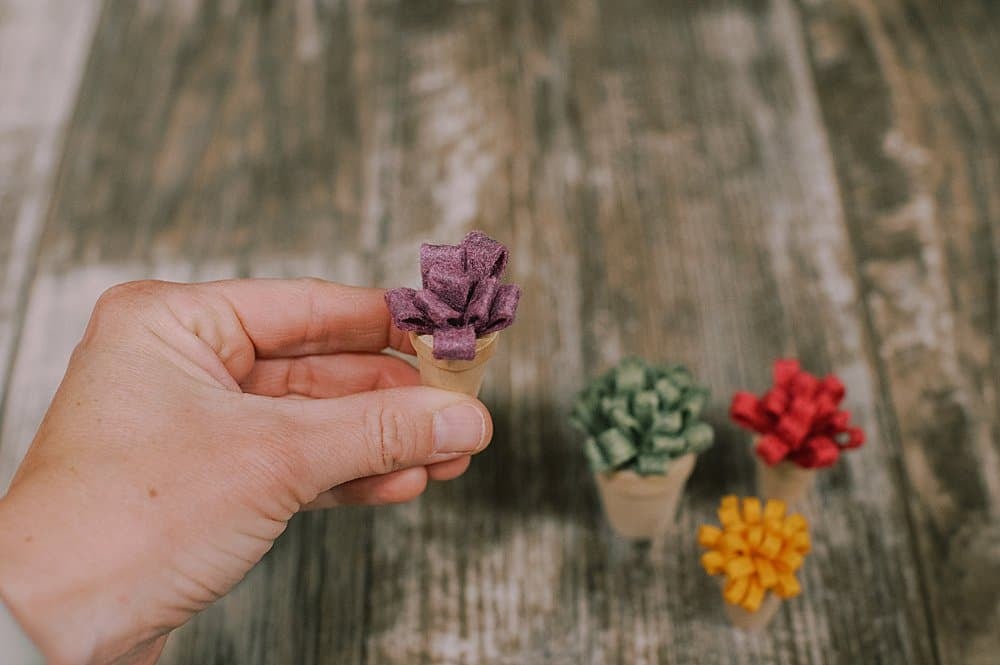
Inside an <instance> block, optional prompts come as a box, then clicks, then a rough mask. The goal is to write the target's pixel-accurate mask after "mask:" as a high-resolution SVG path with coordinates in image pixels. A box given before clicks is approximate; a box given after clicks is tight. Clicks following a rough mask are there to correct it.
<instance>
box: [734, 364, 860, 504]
mask: <svg viewBox="0 0 1000 665" xmlns="http://www.w3.org/2000/svg"><path fill="white" fill-rule="evenodd" d="M845 394H846V390H845V388H844V384H843V383H842V382H841V381H840V379H838V378H837V377H836V376H834V375H833V374H830V375H828V376H826V377H824V378H822V379H820V378H817V377H815V376H813V375H812V374H810V373H809V372H806V371H805V370H803V369H802V367H801V366H800V365H799V362H798V361H797V360H778V361H777V362H775V363H774V385H773V386H772V387H771V388H770V389H769V390H768V391H767V392H765V393H764V394H763V395H760V396H759V397H758V396H757V395H754V394H752V393H748V392H737V393H736V394H735V395H733V401H732V405H731V406H730V410H729V413H730V417H731V418H732V419H733V420H734V421H736V423H738V424H739V425H741V426H743V427H745V428H747V429H750V430H752V431H754V432H756V433H757V434H758V436H757V437H755V439H754V448H755V450H756V453H757V484H758V491H759V492H760V493H761V495H762V496H763V497H765V498H773V499H781V500H783V501H786V502H787V503H789V504H795V503H797V502H798V501H800V500H801V499H802V498H803V497H804V496H805V494H806V493H807V492H808V491H809V488H810V487H811V486H812V484H813V482H814V478H815V475H816V471H817V469H821V468H825V467H829V466H831V465H833V464H834V463H835V462H836V461H837V459H838V458H839V457H840V454H841V452H842V451H845V450H851V449H853V448H857V447H859V446H861V445H862V444H864V442H865V434H864V432H863V431H862V430H861V429H860V428H859V427H853V426H851V425H850V420H851V414H850V413H849V412H848V411H844V410H842V409H840V403H841V402H842V401H843V399H844V396H845Z"/></svg>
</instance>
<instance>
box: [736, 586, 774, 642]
mask: <svg viewBox="0 0 1000 665" xmlns="http://www.w3.org/2000/svg"><path fill="white" fill-rule="evenodd" d="M722 604H723V605H724V606H725V610H726V617H728V618H729V622H730V623H731V624H733V627H735V628H739V629H740V630H742V631H745V632H748V633H756V632H758V631H761V630H763V629H764V628H766V627H767V625H768V624H769V623H771V620H772V619H773V618H774V615H775V614H777V612H778V608H780V607H781V598H778V597H777V596H776V595H774V594H773V593H771V592H768V593H767V595H765V596H764V600H762V601H761V603H760V607H758V608H757V611H756V612H748V611H747V610H745V609H743V608H742V607H740V606H739V605H732V604H730V603H727V602H726V601H725V600H723V601H722Z"/></svg>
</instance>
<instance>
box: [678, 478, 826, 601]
mask: <svg viewBox="0 0 1000 665" xmlns="http://www.w3.org/2000/svg"><path fill="white" fill-rule="evenodd" d="M719 522H720V524H721V525H722V527H721V528H720V527H717V526H711V525H703V526H702V527H701V528H700V529H699V530H698V543H699V544H701V546H702V547H704V548H706V549H707V550H708V551H707V552H705V553H704V554H703V555H702V557H701V565H702V567H704V568H705V572H707V573H708V574H709V575H725V585H724V587H723V592H722V596H723V598H725V600H726V602H727V603H730V604H732V605H738V606H739V607H742V608H743V609H745V610H747V611H748V612H756V611H757V610H758V609H759V608H760V604H761V602H763V600H764V597H765V596H766V595H767V593H768V591H770V592H771V593H774V594H775V595H777V596H778V597H779V598H792V597H794V596H797V595H798V594H799V593H800V592H801V590H802V588H801V586H800V585H799V581H798V579H796V577H795V572H796V571H797V570H798V569H799V568H801V567H802V563H803V561H804V560H805V556H806V554H808V553H809V524H808V523H807V522H806V519H805V518H804V517H802V515H799V514H798V513H795V514H792V515H786V514H785V502H784V501H779V500H777V499H770V500H768V502H767V504H765V505H763V506H762V505H761V501H760V499H758V498H756V497H747V498H744V499H743V500H742V502H741V501H740V499H739V498H737V497H735V496H727V497H725V498H723V499H722V504H721V505H720V506H719Z"/></svg>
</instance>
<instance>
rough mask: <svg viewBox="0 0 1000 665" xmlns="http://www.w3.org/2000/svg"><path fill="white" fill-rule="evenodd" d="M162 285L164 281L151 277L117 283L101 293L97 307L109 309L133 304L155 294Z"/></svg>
mask: <svg viewBox="0 0 1000 665" xmlns="http://www.w3.org/2000/svg"><path fill="white" fill-rule="evenodd" d="M162 285H163V283H162V282H157V281H155V280H151V279H144V280H139V281H134V282H124V283H122V284H115V285H114V286H112V287H111V288H109V289H107V290H106V291H105V292H104V293H102V294H101V297H100V298H98V300H97V308H98V309H108V308H116V307H121V306H123V305H132V304H134V303H136V302H137V301H139V300H142V299H143V298H145V297H148V296H151V295H154V294H155V293H157V292H158V291H160V290H161V289H162Z"/></svg>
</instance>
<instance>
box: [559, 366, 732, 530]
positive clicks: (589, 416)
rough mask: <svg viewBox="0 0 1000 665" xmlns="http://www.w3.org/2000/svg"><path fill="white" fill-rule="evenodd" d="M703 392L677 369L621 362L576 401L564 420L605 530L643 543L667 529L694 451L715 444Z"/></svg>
mask: <svg viewBox="0 0 1000 665" xmlns="http://www.w3.org/2000/svg"><path fill="white" fill-rule="evenodd" d="M708 398H709V391H708V389H707V388H706V387H704V386H701V385H699V384H697V383H696V382H695V380H694V377H693V376H692V375H691V372H690V371H688V369H687V368H686V367H684V366H682V365H676V364H675V365H665V366H661V365H651V364H648V363H646V362H644V361H643V360H640V359H638V358H627V359H625V360H623V361H622V362H620V363H619V364H618V365H617V366H615V367H613V368H612V369H611V370H609V371H608V372H606V373H605V374H603V375H602V376H600V377H598V378H597V379H595V380H594V381H592V382H591V383H590V385H589V386H587V387H586V388H585V389H584V390H583V391H581V392H580V394H579V395H578V396H577V399H576V402H575V403H574V405H573V411H572V414H571V416H570V420H571V422H572V423H573V425H575V426H576V427H577V428H578V429H579V430H580V431H582V432H583V433H584V435H585V437H586V438H585V439H584V443H583V447H584V452H585V454H586V456H587V460H588V461H589V462H590V468H591V470H592V471H593V472H594V476H595V479H596V481H597V486H598V489H599V490H600V493H601V502H602V503H603V505H604V510H605V513H606V514H607V516H608V521H609V522H610V523H611V526H612V528H614V530H615V531H616V532H618V533H619V534H620V535H622V536H625V537H626V538H637V539H649V538H653V537H655V536H657V535H660V534H662V533H664V532H666V531H668V530H669V528H670V526H671V525H672V524H673V521H674V516H675V515H676V512H677V505H678V503H679V500H680V496H681V494H682V492H683V491H684V485H685V483H686V482H687V479H688V476H690V475H691V470H692V469H693V468H694V463H695V458H696V456H697V455H698V453H701V452H703V451H704V450H706V449H708V448H709V447H710V446H711V445H712V443H713V441H714V438H715V437H714V432H713V430H712V427H711V426H710V425H709V424H707V423H705V422H704V421H702V420H701V413H702V410H703V409H704V407H705V405H706V404H707V402H708Z"/></svg>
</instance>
